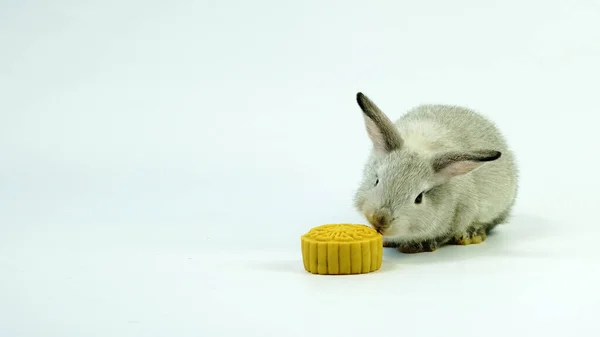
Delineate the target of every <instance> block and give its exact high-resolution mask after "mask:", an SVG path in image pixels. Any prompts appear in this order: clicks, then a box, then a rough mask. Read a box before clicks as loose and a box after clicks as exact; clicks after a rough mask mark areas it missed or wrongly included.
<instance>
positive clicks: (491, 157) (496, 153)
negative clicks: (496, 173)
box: [485, 151, 502, 161]
mask: <svg viewBox="0 0 600 337" xmlns="http://www.w3.org/2000/svg"><path fill="white" fill-rule="evenodd" d="M500 157H502V152H500V151H490V155H489V156H488V157H487V158H485V159H486V160H485V161H494V160H496V159H498V158H500Z"/></svg>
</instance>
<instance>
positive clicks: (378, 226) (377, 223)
mask: <svg viewBox="0 0 600 337" xmlns="http://www.w3.org/2000/svg"><path fill="white" fill-rule="evenodd" d="M367 219H368V220H369V222H370V223H371V225H373V227H374V228H375V230H376V231H377V232H378V233H379V234H383V231H384V230H385V229H386V228H387V227H388V226H389V218H388V217H387V216H386V215H385V214H382V213H375V214H372V215H371V216H369V217H367Z"/></svg>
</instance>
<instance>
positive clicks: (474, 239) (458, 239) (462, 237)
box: [449, 226, 487, 246]
mask: <svg viewBox="0 0 600 337" xmlns="http://www.w3.org/2000/svg"><path fill="white" fill-rule="evenodd" d="M486 238H487V235H486V231H485V228H483V227H479V226H472V227H470V228H469V229H467V231H466V233H460V234H457V235H454V237H453V238H452V239H451V240H450V242H449V243H450V244H454V245H461V246H466V245H473V244H478V243H482V242H483V241H485V239H486Z"/></svg>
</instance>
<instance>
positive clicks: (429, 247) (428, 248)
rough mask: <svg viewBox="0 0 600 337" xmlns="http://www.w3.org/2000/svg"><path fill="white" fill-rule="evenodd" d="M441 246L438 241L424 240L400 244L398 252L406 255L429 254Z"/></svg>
mask: <svg viewBox="0 0 600 337" xmlns="http://www.w3.org/2000/svg"><path fill="white" fill-rule="evenodd" d="M439 246H440V243H439V242H438V241H437V240H424V241H420V242H406V243H401V244H398V247H397V249H398V251H399V252H401V253H404V254H416V253H429V252H433V251H435V250H436V249H438V247H439Z"/></svg>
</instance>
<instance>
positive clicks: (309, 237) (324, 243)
mask: <svg viewBox="0 0 600 337" xmlns="http://www.w3.org/2000/svg"><path fill="white" fill-rule="evenodd" d="M301 243H302V259H303V261H304V269H306V271H308V272H310V273H313V274H321V275H348V274H365V273H370V272H373V271H376V270H378V269H379V268H380V267H381V262H382V259H383V237H382V236H381V234H379V233H377V231H375V230H374V229H373V228H371V227H368V226H366V225H360V224H359V225H355V224H326V225H321V226H318V227H314V228H312V229H311V230H310V231H308V233H306V234H304V235H303V236H302V237H301Z"/></svg>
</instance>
